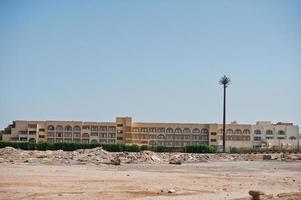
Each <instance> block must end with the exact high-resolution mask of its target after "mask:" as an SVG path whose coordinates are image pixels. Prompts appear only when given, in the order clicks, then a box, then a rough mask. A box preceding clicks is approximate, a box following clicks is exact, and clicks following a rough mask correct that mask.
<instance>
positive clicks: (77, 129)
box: [73, 126, 81, 131]
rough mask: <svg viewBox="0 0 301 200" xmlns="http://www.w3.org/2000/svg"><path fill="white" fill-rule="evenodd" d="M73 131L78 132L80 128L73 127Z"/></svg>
mask: <svg viewBox="0 0 301 200" xmlns="http://www.w3.org/2000/svg"><path fill="white" fill-rule="evenodd" d="M73 130H74V131H80V130H81V128H80V127H79V126H75V127H74V128H73Z"/></svg>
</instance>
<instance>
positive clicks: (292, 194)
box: [235, 190, 301, 200]
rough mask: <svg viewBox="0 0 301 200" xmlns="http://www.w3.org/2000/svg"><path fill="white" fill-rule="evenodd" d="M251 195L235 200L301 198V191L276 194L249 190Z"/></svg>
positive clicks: (299, 199) (286, 199)
mask: <svg viewBox="0 0 301 200" xmlns="http://www.w3.org/2000/svg"><path fill="white" fill-rule="evenodd" d="M249 195H250V196H249V197H244V198H239V199H235V200H301V192H289V193H281V194H278V195H276V196H273V194H265V193H264V192H262V191H254V190H251V191H249Z"/></svg>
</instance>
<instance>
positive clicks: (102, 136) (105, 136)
mask: <svg viewBox="0 0 301 200" xmlns="http://www.w3.org/2000/svg"><path fill="white" fill-rule="evenodd" d="M99 137H100V138H107V134H106V133H100V134H99Z"/></svg>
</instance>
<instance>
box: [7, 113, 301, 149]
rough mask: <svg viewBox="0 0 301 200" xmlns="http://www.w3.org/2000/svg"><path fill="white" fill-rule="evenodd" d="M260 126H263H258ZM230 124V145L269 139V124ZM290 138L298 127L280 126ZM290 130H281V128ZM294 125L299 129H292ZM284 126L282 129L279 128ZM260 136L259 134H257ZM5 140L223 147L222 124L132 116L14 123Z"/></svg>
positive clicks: (249, 144)
mask: <svg viewBox="0 0 301 200" xmlns="http://www.w3.org/2000/svg"><path fill="white" fill-rule="evenodd" d="M258 123H259V124H258ZM258 123H257V124H256V125H251V124H238V123H236V122H234V123H230V124H227V125H226V146H227V148H230V147H248V148H251V147H261V146H262V145H265V144H266V140H265V139H266V138H261V139H260V141H257V139H258V138H256V137H258V136H257V132H258V130H262V131H266V130H268V128H267V127H266V126H267V125H268V124H262V123H261V122H258ZM273 126H275V127H276V128H274V129H273V130H274V131H276V130H278V129H279V130H283V131H284V134H285V138H290V137H291V136H292V134H293V133H295V131H297V135H298V132H299V129H298V126H295V125H291V124H286V125H283V124H276V125H273ZM282 126H283V127H286V128H283V129H282V128H281V127H282ZM290 126H294V127H295V128H290ZM278 127H280V128H278ZM254 132H255V133H256V134H255V133H254ZM2 138H3V140H4V141H31V142H41V141H43V142H80V143H119V144H138V145H158V146H168V147H183V146H186V145H191V144H207V145H214V146H219V147H220V146H222V124H192V123H149V122H133V121H132V118H131V117H117V118H116V120H115V122H82V121H14V122H13V124H11V125H9V126H8V127H7V128H6V129H5V130H4V133H3V136H2Z"/></svg>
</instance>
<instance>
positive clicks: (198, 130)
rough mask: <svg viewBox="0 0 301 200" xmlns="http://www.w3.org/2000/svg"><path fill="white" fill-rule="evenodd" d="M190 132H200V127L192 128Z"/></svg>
mask: <svg viewBox="0 0 301 200" xmlns="http://www.w3.org/2000/svg"><path fill="white" fill-rule="evenodd" d="M192 132H193V133H199V132H200V129H198V128H194V129H193V130H192Z"/></svg>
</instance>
